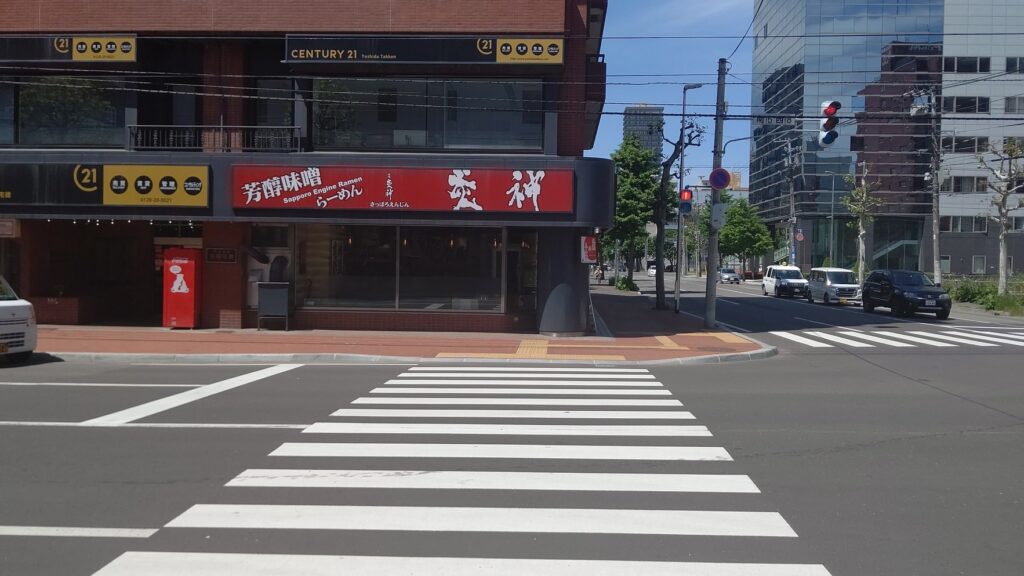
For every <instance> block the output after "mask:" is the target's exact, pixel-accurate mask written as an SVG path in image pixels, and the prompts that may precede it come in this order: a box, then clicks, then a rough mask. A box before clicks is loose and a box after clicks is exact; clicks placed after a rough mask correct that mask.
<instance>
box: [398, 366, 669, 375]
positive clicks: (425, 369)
mask: <svg viewBox="0 0 1024 576" xmlns="http://www.w3.org/2000/svg"><path fill="white" fill-rule="evenodd" d="M480 370H486V371H488V372H595V373H598V374H608V373H620V374H629V373H634V374H649V373H650V372H649V371H648V370H647V369H646V368H507V367H498V366H496V367H493V368H492V367H490V366H414V367H412V368H409V371H411V372H476V371H480Z"/></svg>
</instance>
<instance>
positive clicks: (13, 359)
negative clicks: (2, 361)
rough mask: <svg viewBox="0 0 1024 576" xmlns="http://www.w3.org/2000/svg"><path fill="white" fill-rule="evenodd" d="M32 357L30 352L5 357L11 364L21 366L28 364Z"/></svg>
mask: <svg viewBox="0 0 1024 576" xmlns="http://www.w3.org/2000/svg"><path fill="white" fill-rule="evenodd" d="M31 357H32V351H31V350H29V351H28V352H15V353H14V354H8V355H7V361H8V362H10V363H11V364H22V363H24V362H28V359H29V358H31Z"/></svg>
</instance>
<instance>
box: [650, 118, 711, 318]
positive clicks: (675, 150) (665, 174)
mask: <svg viewBox="0 0 1024 576" xmlns="http://www.w3.org/2000/svg"><path fill="white" fill-rule="evenodd" d="M704 131H705V128H704V127H703V126H701V125H699V124H697V122H696V121H695V120H694V119H693V118H692V117H687V118H683V119H682V122H680V126H679V139H678V140H676V141H674V142H673V141H672V140H669V139H668V138H666V139H665V142H667V143H669V144H671V145H672V153H671V154H669V156H668V158H666V159H665V160H664V161H662V163H661V180H660V181H659V183H658V191H657V196H656V197H655V199H654V226H655V227H656V229H657V234H656V236H655V242H654V246H655V249H654V252H655V256H654V257H655V259H656V260H657V262H656V263H655V266H657V267H658V274H657V275H656V276H655V277H654V287H655V299H654V307H655V308H657V309H658V310H665V309H667V308H668V306H667V305H666V304H665V275H664V274H663V272H664V270H663V265H664V262H665V220H666V219H667V218H668V215H669V212H670V209H669V202H668V197H669V196H668V188H669V184H671V183H672V182H673V180H672V167H673V166H674V165H675V163H676V161H677V160H679V155H680V154H682V153H683V152H684V151H685V150H686V149H687V148H689V147H691V146H700V144H701V142H702V141H703V139H704ZM683 176H684V174H679V175H678V178H679V180H678V181H679V182H682V181H683Z"/></svg>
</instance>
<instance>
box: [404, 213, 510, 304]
mask: <svg viewBox="0 0 1024 576" xmlns="http://www.w3.org/2000/svg"><path fill="white" fill-rule="evenodd" d="M399 251H400V254H401V255H400V261H399V286H398V306H399V308H401V309H403V310H465V311H487V312H499V311H501V309H502V306H501V278H502V269H503V263H502V252H503V246H502V236H501V230H500V229H485V228H481V229H478V228H451V227H446V228H418V227H402V229H401V244H400V248H399Z"/></svg>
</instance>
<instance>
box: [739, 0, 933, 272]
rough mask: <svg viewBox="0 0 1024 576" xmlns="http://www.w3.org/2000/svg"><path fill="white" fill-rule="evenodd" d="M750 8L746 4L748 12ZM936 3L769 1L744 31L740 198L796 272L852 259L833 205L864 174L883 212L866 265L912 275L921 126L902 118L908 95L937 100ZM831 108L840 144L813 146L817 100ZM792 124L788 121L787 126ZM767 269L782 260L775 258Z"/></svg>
mask: <svg viewBox="0 0 1024 576" xmlns="http://www.w3.org/2000/svg"><path fill="white" fill-rule="evenodd" d="M756 4H757V2H755V5H756ZM943 4H944V2H943V0H768V1H765V2H764V3H763V5H762V6H761V10H760V12H759V13H758V15H757V17H756V18H755V21H754V25H753V28H752V34H754V35H755V36H754V54H753V79H752V84H753V86H752V105H753V108H752V113H753V114H754V116H755V120H754V121H753V122H752V125H751V135H752V143H751V158H750V202H751V204H753V205H754V207H755V208H756V209H757V210H758V212H759V213H760V215H761V217H762V218H763V219H764V220H765V221H766V222H767V223H768V224H769V226H770V227H772V228H773V229H774V230H775V232H776V234H777V237H778V238H780V242H779V244H780V245H781V246H785V245H786V239H787V237H788V233H789V226H790V222H791V219H792V218H795V227H796V228H797V230H799V231H800V232H801V234H800V235H799V236H798V238H799V237H802V238H803V240H802V241H798V242H797V250H796V254H797V258H796V261H795V264H797V265H799V266H801V267H803V268H805V269H806V268H809V267H811V266H821V265H823V264H824V263H825V262H826V259H827V260H828V261H829V262H831V263H832V264H833V265H836V266H846V267H852V266H853V265H854V263H855V262H856V257H857V247H856V231H855V230H853V229H852V228H851V227H850V226H847V224H848V223H849V222H850V221H851V217H850V215H849V213H848V212H847V211H846V209H845V208H844V206H843V204H842V202H841V198H842V197H843V195H844V194H845V193H846V192H847V191H849V190H850V188H851V187H852V184H851V179H854V178H855V179H857V180H858V181H859V180H860V179H861V178H864V177H865V174H866V175H867V176H866V178H867V181H868V182H871V183H872V190H873V192H874V194H875V196H876V197H877V198H878V199H880V200H881V201H882V202H883V204H882V206H881V207H880V208H879V209H878V210H877V211H876V214H877V215H876V218H875V221H874V225H873V227H872V230H871V231H870V233H869V235H868V239H867V245H868V246H867V248H868V250H867V259H868V262H867V267H868V268H871V267H883V266H885V267H900V268H910V269H919V268H921V267H922V266H923V263H922V243H923V242H922V241H923V239H925V238H928V234H926V233H925V224H926V221H930V220H928V219H929V218H930V214H931V196H930V190H931V185H930V183H929V181H928V177H927V176H928V174H927V173H928V171H929V158H930V149H931V148H930V147H931V141H932V137H931V135H932V130H931V126H930V121H929V118H928V116H927V115H926V114H925V115H921V116H912V115H911V110H912V108H913V107H914V106H915V105H920V103H921V99H920V98H919V97H918V98H915V96H914V95H913V94H912V93H913V92H915V91H918V93H920V92H921V91H928V90H930V91H933V92H934V93H936V94H940V93H941V88H942V39H943V36H942V34H943V26H944V22H943ZM826 101H838V102H839V103H840V104H842V109H841V110H840V112H839V115H840V117H841V118H842V120H841V122H840V125H839V127H838V128H837V130H838V132H839V138H838V140H836V141H835V143H834V144H832V145H831V146H822V145H820V144H819V142H818V134H819V119H820V118H821V117H822V116H821V112H822V110H821V104H822V102H826ZM791 119H792V120H791ZM775 260H776V261H781V260H789V256H788V251H787V250H784V249H783V250H779V251H777V253H776V256H775Z"/></svg>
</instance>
